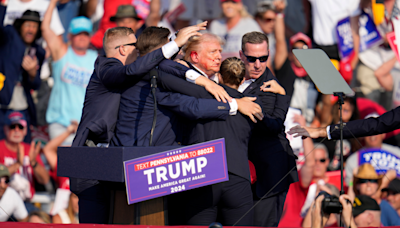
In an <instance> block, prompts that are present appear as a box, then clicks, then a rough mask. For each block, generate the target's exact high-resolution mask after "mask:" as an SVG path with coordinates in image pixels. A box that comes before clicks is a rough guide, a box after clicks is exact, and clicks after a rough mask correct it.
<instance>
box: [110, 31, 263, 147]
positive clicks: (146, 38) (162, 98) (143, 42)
mask: <svg viewBox="0 0 400 228" xmlns="http://www.w3.org/2000/svg"><path fill="white" fill-rule="evenodd" d="M168 35H169V30H168V29H165V28H158V27H148V28H146V29H145V30H144V31H143V33H142V35H141V36H140V37H139V40H138V42H137V48H138V50H139V53H140V55H141V56H145V55H146V54H147V53H148V52H150V51H152V50H153V49H155V48H157V47H158V46H160V44H163V43H165V42H166V41H167V40H168V39H167V38H168ZM163 74H165V73H163V72H161V71H159V72H158V77H160V78H162V77H163ZM151 76H153V75H151V74H147V75H146V76H145V77H144V78H143V79H142V80H141V81H139V82H137V83H136V84H135V85H134V86H132V87H129V88H127V89H125V90H124V91H123V92H122V94H121V101H120V108H119V111H118V113H119V114H118V121H117V124H116V130H115V135H114V137H113V138H112V143H111V144H112V145H113V146H148V145H149V139H150V135H151V132H153V131H152V130H151V126H152V122H153V109H154V105H155V103H154V97H153V94H151V87H152V85H151V83H150V82H149V81H150V78H151ZM183 82H184V81H183ZM181 85H183V84H182V83H181ZM156 98H157V104H156V105H157V107H156V108H157V121H156V125H155V128H154V133H153V136H154V138H153V143H152V144H151V146H162V145H173V144H176V143H177V138H176V136H177V133H180V135H181V136H182V133H181V132H180V131H181V127H182V125H180V124H179V121H178V118H179V117H178V116H177V114H178V115H181V116H183V117H185V118H188V119H191V120H197V119H220V120H225V119H226V118H227V116H228V115H229V114H231V115H234V114H235V113H236V111H237V110H239V111H240V110H242V106H243V105H242V102H243V100H247V103H252V102H251V101H250V100H248V99H243V100H242V99H237V100H235V99H232V101H231V102H229V104H227V103H222V102H218V101H216V100H214V99H197V98H194V97H189V96H186V95H182V94H178V93H172V92H169V91H167V90H165V89H164V88H163V87H162V86H159V87H158V88H156ZM239 100H240V101H239ZM254 105H256V104H254ZM235 106H238V107H235ZM256 106H258V105H256ZM258 111H259V112H261V109H259V110H258ZM178 141H180V140H179V139H178Z"/></svg>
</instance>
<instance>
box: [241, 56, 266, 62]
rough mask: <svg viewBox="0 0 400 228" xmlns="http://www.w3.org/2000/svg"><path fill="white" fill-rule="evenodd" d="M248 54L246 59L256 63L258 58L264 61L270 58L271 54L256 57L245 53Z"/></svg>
mask: <svg viewBox="0 0 400 228" xmlns="http://www.w3.org/2000/svg"><path fill="white" fill-rule="evenodd" d="M244 56H246V59H247V61H248V62H251V63H254V62H256V61H257V59H258V60H260V62H262V63H264V62H266V61H267V60H268V57H269V55H264V56H260V57H254V56H250V55H244Z"/></svg>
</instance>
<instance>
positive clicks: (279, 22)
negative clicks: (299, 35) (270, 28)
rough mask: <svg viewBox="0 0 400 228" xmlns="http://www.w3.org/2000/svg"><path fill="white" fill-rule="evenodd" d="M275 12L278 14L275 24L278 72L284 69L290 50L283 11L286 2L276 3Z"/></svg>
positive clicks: (275, 61) (275, 64)
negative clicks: (288, 48)
mask: <svg viewBox="0 0 400 228" xmlns="http://www.w3.org/2000/svg"><path fill="white" fill-rule="evenodd" d="M274 3H275V11H276V13H277V16H276V22H275V39H276V53H275V59H274V67H275V69H276V70H279V69H281V68H282V66H283V64H284V63H285V61H286V59H287V57H288V50H287V45H286V39H285V20H284V17H283V11H284V10H285V7H286V5H285V2H284V1H275V2H274Z"/></svg>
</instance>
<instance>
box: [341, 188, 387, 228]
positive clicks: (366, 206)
mask: <svg viewBox="0 0 400 228" xmlns="http://www.w3.org/2000/svg"><path fill="white" fill-rule="evenodd" d="M384 213H385V212H384V211H383V210H382V207H379V204H378V203H377V202H376V201H375V200H374V199H373V198H371V197H369V196H365V195H360V196H357V197H356V198H355V199H354V203H353V217H354V222H355V224H356V225H357V226H358V227H382V226H388V225H386V224H384V221H381V219H382V214H384ZM343 218H344V219H347V218H350V221H351V217H350V216H347V218H346V215H343ZM347 221H348V220H347ZM348 227H350V225H349V226H348Z"/></svg>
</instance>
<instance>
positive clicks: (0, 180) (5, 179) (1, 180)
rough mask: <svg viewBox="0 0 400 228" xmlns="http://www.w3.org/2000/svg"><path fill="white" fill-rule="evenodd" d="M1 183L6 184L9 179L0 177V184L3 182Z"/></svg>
mask: <svg viewBox="0 0 400 228" xmlns="http://www.w3.org/2000/svg"><path fill="white" fill-rule="evenodd" d="M3 181H4V183H6V184H8V183H9V182H10V179H9V178H8V177H1V178H0V182H3Z"/></svg>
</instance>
